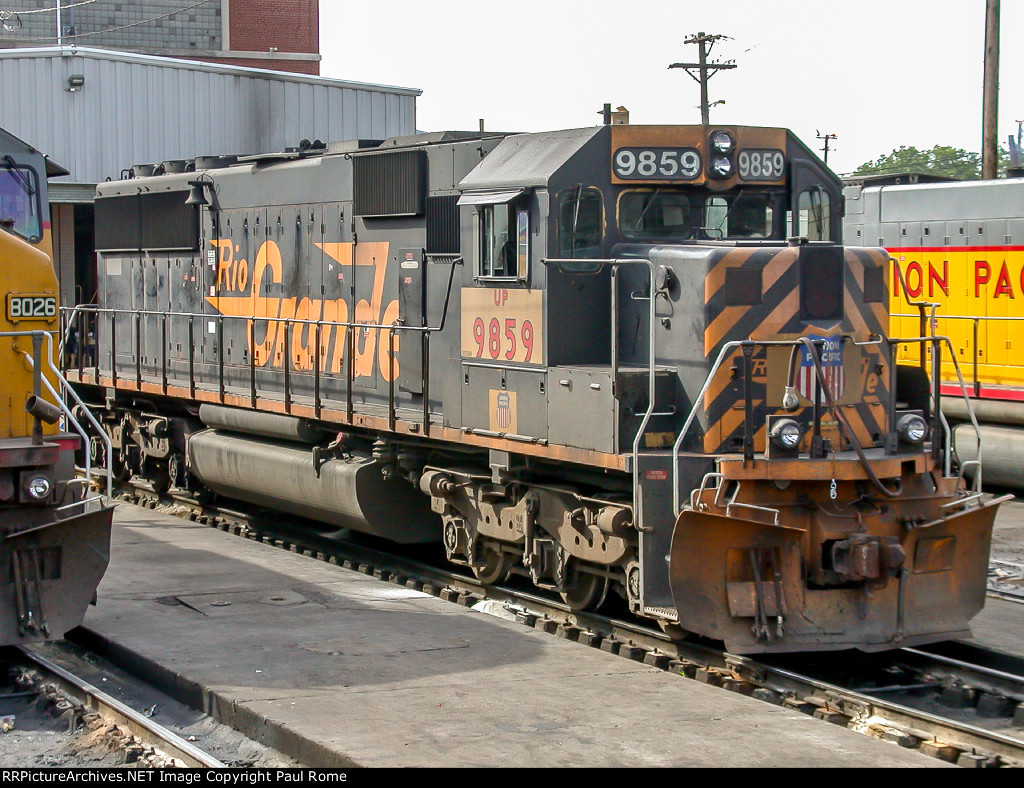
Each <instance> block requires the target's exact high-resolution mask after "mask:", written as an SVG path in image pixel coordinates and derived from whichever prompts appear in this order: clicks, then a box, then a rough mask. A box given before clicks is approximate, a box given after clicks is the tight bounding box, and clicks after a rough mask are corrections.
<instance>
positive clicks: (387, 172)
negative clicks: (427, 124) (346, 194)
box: [352, 150, 427, 216]
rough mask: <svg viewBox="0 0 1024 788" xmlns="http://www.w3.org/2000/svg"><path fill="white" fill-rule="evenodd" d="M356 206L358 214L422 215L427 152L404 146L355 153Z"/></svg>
mask: <svg viewBox="0 0 1024 788" xmlns="http://www.w3.org/2000/svg"><path fill="white" fill-rule="evenodd" d="M352 165H353V178H354V181H355V183H354V184H353V188H354V195H353V210H354V212H355V214H356V216H419V215H421V214H422V213H423V204H424V199H425V197H426V191H427V190H426V186H427V177H426V153H425V152H424V151H421V150H404V151H395V152H393V153H375V154H373V155H369V156H356V157H355V159H354V161H353V162H352Z"/></svg>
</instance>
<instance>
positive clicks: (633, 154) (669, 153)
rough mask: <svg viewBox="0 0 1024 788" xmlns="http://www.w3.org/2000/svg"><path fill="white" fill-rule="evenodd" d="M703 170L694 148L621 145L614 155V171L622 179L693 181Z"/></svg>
mask: <svg viewBox="0 0 1024 788" xmlns="http://www.w3.org/2000/svg"><path fill="white" fill-rule="evenodd" d="M700 171H701V158H700V151H698V150H696V149H694V148H619V149H618V150H617V151H615V155H614V156H612V172H614V173H615V176H616V177H617V178H621V179H622V180H628V181H647V180H650V181H664V180H678V181H692V180H693V179H694V178H696V177H697V176H698V175H699V174H700Z"/></svg>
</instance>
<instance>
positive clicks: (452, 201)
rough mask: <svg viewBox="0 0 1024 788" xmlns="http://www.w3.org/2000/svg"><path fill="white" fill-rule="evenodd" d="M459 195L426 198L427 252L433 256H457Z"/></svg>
mask: <svg viewBox="0 0 1024 788" xmlns="http://www.w3.org/2000/svg"><path fill="white" fill-rule="evenodd" d="M458 202H459V195H457V194H453V195H451V196H450V197H428V198H427V251H428V252H431V253H433V254H458V253H459V251H460V247H461V244H460V242H459V206H458Z"/></svg>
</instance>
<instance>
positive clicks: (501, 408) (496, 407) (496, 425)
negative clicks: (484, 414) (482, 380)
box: [488, 389, 519, 433]
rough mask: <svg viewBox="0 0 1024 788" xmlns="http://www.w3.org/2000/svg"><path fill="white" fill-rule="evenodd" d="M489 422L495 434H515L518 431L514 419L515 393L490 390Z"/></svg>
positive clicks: (516, 420) (517, 425) (516, 421)
mask: <svg viewBox="0 0 1024 788" xmlns="http://www.w3.org/2000/svg"><path fill="white" fill-rule="evenodd" d="M488 399H489V404H490V408H489V411H490V413H489V419H488V420H489V422H490V428H491V429H492V430H494V431H495V432H503V433H516V432H518V431H519V424H518V419H517V418H516V392H514V391H506V390H504V389H490V391H489V392H488Z"/></svg>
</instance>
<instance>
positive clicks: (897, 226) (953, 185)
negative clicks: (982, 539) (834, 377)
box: [844, 176, 1024, 488]
mask: <svg viewBox="0 0 1024 788" xmlns="http://www.w3.org/2000/svg"><path fill="white" fill-rule="evenodd" d="M900 180H903V181H906V180H907V178H902V179H901V178H898V177H896V176H889V177H885V176H882V177H876V178H874V179H871V178H869V179H865V181H864V182H861V183H856V184H851V185H849V186H847V187H846V189H844V197H845V199H846V216H845V218H844V225H845V227H844V229H845V238H846V242H847V243H849V244H850V245H856V246H860V245H874V244H878V245H879V246H884V247H885V248H886V249H887V250H888V252H889V255H890V265H891V266H892V269H893V270H892V274H891V276H892V281H893V284H894V286H893V288H892V293H891V297H892V301H891V309H892V318H893V328H892V330H893V331H896V332H900V333H906V332H911V331H913V332H921V331H922V328H921V326H922V325H924V326H927V325H928V321H931V323H932V325H933V330H934V331H936V332H938V333H941V334H945V335H946V336H948V337H949V338H950V340H951V341H952V343H953V347H954V348H955V350H956V353H957V356H958V358H959V359H960V362H961V364H962V365H963V367H964V373H965V377H966V378H967V379H968V383H969V386H970V392H969V393H970V395H971V397H972V405H973V406H974V410H975V412H976V416H977V418H978V421H979V422H981V425H982V426H981V432H982V438H983V443H984V457H985V459H986V462H985V480H986V481H988V482H991V483H994V484H1001V485H1007V486H1012V487H1017V488H1019V487H1021V486H1024V473H1022V472H1021V467H1020V456H1021V452H1024V364H1022V363H1021V360H1020V359H1019V358H1017V355H1016V351H1017V350H1018V349H1019V348H1021V347H1022V346H1024V315H1022V314H1021V313H1020V310H1018V309H1017V308H1016V305H1017V304H1018V303H1019V300H1020V298H1021V297H1022V296H1024V216H1022V212H1021V205H1022V204H1024V178H1021V177H1010V178H1006V179H1000V180H987V181H963V182H936V183H927V182H917V183H914V182H911V183H908V182H902V183H901V182H899V181H900ZM893 181H896V182H893ZM922 309H923V310H924V312H923V313H922V312H921V310H922ZM899 359H900V360H902V361H903V363H906V364H913V363H916V362H918V361H920V359H921V355H920V352H919V349H917V348H909V347H906V348H903V350H902V354H901V355H900V356H899ZM926 363H927V361H926ZM941 372H942V378H943V389H944V391H945V392H947V393H954V394H955V393H956V389H957V387H958V383H957V380H956V370H955V369H954V368H953V365H952V363H950V362H949V361H948V359H947V361H946V362H945V363H944V364H943V365H942V369H941ZM944 407H945V410H946V413H947V415H948V416H949V417H950V419H951V420H959V421H960V422H961V423H963V422H966V421H967V411H966V406H965V403H964V402H963V401H962V400H961V399H959V398H958V397H954V398H947V399H946V401H945V406H944ZM971 432H972V430H971V429H970V428H969V427H968V428H967V429H964V428H958V429H957V440H956V441H955V445H956V448H957V450H958V452H959V454H960V456H961V458H962V459H973V458H974V457H975V456H976V451H975V445H974V437H973V435H971V434H970V433H971Z"/></svg>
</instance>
